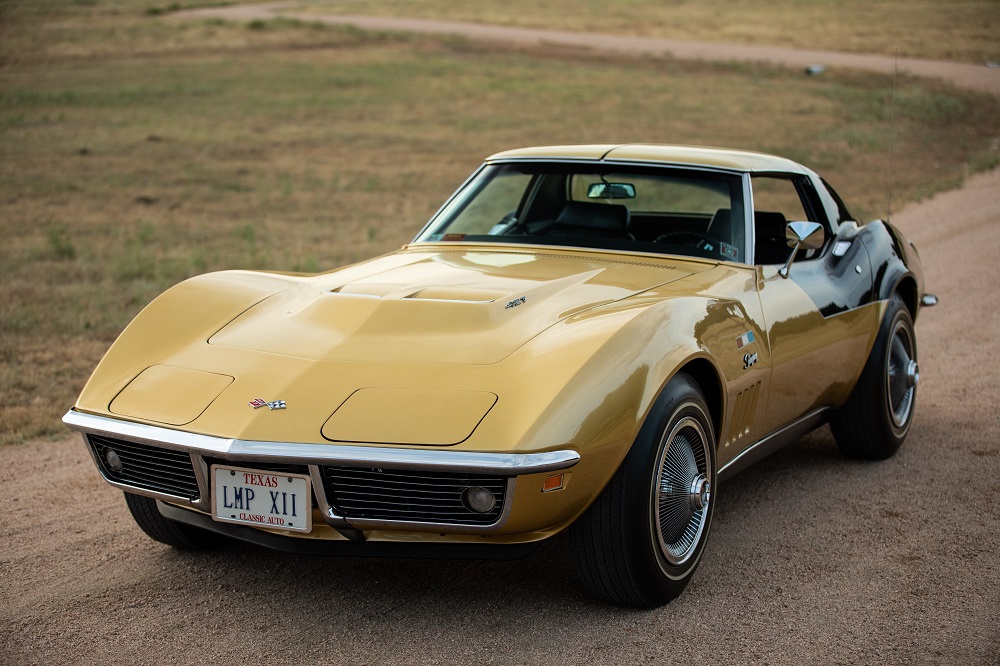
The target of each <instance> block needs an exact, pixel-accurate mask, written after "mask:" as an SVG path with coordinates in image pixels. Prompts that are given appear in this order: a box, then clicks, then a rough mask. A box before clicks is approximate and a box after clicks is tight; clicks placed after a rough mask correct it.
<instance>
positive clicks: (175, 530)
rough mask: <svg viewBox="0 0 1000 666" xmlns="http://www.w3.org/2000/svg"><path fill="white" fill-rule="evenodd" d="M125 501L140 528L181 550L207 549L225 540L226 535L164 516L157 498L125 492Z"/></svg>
mask: <svg viewBox="0 0 1000 666" xmlns="http://www.w3.org/2000/svg"><path fill="white" fill-rule="evenodd" d="M125 503H126V504H127V505H128V510H129V513H131V514H132V518H133V519H135V522H136V524H137V525H138V526H139V528H140V529H141V530H142V531H143V532H145V533H146V535H147V536H148V537H149V538H150V539H153V540H154V541H159V542H160V543H165V544H167V545H168V546H173V547H174V548H179V549H181V550H207V549H209V548H215V547H216V546H218V545H220V544H221V543H222V542H223V540H224V537H221V536H219V535H217V534H213V533H212V532H206V531H205V530H200V529H198V528H197V527H191V526H190V525H184V524H183V523H178V522H176V521H173V520H170V519H169V518H164V517H163V515H162V514H161V513H160V510H159V509H157V508H156V500H154V499H152V498H150V497H144V496H143V495H135V494H133V493H125Z"/></svg>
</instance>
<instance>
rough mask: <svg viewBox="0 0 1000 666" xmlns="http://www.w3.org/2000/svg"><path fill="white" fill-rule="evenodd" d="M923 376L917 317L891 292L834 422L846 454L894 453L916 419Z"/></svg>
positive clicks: (879, 457) (872, 457)
mask: <svg viewBox="0 0 1000 666" xmlns="http://www.w3.org/2000/svg"><path fill="white" fill-rule="evenodd" d="M919 379H920V374H919V372H918V366H917V337H916V335H915V334H914V332H913V318H912V317H911V316H910V311H909V309H908V308H907V307H906V304H905V303H904V302H903V299H902V297H901V296H900V295H899V294H893V296H892V298H891V299H890V300H889V306H888V307H887V309H886V311H885V316H884V317H883V319H882V325H881V326H880V327H879V332H878V338H876V340H875V346H874V347H873V348H872V351H871V354H870V355H869V357H868V361H867V362H866V363H865V368H864V370H863V371H862V372H861V377H860V378H859V379H858V384H857V386H855V387H854V391H853V392H852V393H851V396H850V398H848V399H847V403H846V404H845V405H844V406H843V407H841V408H840V409H839V410H838V411H837V413H836V414H835V415H834V417H833V418H832V419H831V421H830V428H831V430H833V436H834V438H835V439H836V440H837V445H838V446H839V447H840V450H841V451H842V452H843V453H844V455H847V456H850V457H851V458H866V459H869V460H884V459H886V458H889V457H891V456H892V455H893V454H894V453H896V451H897V450H898V449H899V447H900V445H902V443H903V440H905V439H906V434H907V433H908V432H909V431H910V424H911V423H912V422H913V413H914V411H915V408H916V397H917V381H918V380H919Z"/></svg>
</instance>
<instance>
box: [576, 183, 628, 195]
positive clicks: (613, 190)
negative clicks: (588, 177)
mask: <svg viewBox="0 0 1000 666" xmlns="http://www.w3.org/2000/svg"><path fill="white" fill-rule="evenodd" d="M587 198H588V199H635V185H633V184H632V183H606V182H602V183H593V184H592V185H591V186H590V187H588V188H587Z"/></svg>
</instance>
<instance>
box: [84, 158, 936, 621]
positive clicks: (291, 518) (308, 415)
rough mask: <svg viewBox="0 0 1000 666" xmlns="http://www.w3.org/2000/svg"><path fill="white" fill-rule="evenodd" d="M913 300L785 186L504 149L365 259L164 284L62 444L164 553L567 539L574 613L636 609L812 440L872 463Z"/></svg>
mask: <svg viewBox="0 0 1000 666" xmlns="http://www.w3.org/2000/svg"><path fill="white" fill-rule="evenodd" d="M935 300H936V299H935V298H934V297H933V296H932V295H930V294H926V293H925V291H924V284H923V275H922V270H921V264H920V260H919V258H918V256H917V252H916V249H915V248H914V246H913V244H912V243H910V242H908V241H907V240H906V239H904V238H903V236H902V235H901V234H900V233H899V231H897V230H896V229H894V228H893V227H892V226H890V225H889V224H887V223H885V222H882V221H875V222H869V223H867V224H859V223H858V222H856V221H855V220H854V218H853V217H852V215H851V213H850V212H849V211H848V209H847V207H846V206H845V205H844V203H843V201H841V199H840V197H838V196H837V194H836V193H835V192H834V191H833V189H832V188H830V186H829V185H827V184H826V183H825V182H824V181H823V180H822V179H821V178H820V177H819V176H818V175H817V174H815V173H814V172H812V171H811V170H809V169H807V168H805V167H803V166H801V165H799V164H796V163H794V162H791V161H789V160H787V159H783V158H780V157H773V156H769V155H762V154H758V153H750V152H741V151H733V150H718V149H706V148H687V147H676V146H654V145H592V146H563V147H547V148H528V149H523V150H514V151H509V152H504V153H500V154H497V155H494V156H493V157H491V158H489V159H488V160H487V161H486V163H485V164H484V165H483V166H482V167H481V168H480V169H479V170H478V171H476V172H475V173H474V174H473V175H472V177H471V178H469V180H468V181H466V183H465V184H464V185H462V187H461V188H460V189H459V190H458V191H457V192H456V194H455V195H454V196H452V198H451V199H449V200H448V202H447V203H446V204H445V205H444V206H443V207H442V208H441V210H440V211H439V212H438V213H437V214H436V215H435V216H434V217H433V218H432V219H431V221H430V222H429V223H428V224H427V226H425V227H424V229H423V230H422V231H421V232H420V233H419V234H418V235H417V237H416V238H415V239H414V240H413V242H412V243H410V244H408V245H406V246H404V247H403V248H401V249H400V250H398V251H396V252H393V253H391V254H388V255H385V256H382V257H377V258H375V259H371V260H369V261H365V262H362V263H359V264H356V265H353V266H348V267H346V268H341V269H338V270H334V271H330V272H327V273H321V274H318V275H299V274H285V273H270V272H249V271H225V272H219V273H211V274H208V275H202V276H199V277H195V278H192V279H190V280H187V281H185V282H182V283H181V284H179V285H177V286H175V287H173V288H172V289H170V290H168V291H167V292H166V293H164V294H163V295H161V296H160V297H158V298H157V299H156V300H154V301H153V302H152V303H151V304H150V305H149V306H148V307H146V309H145V310H143V311H142V312H141V313H140V314H139V315H138V316H137V317H136V318H135V320H134V321H133V322H132V323H131V324H130V325H129V326H128V328H126V329H125V331H124V332H123V333H122V334H121V336H120V337H119V338H118V340H117V341H116V342H115V343H114V346H112V348H111V349H110V351H108V353H107V355H106V356H105V357H104V359H103V360H102V361H101V363H100V365H99V366H98V367H97V369H96V370H95V371H94V374H93V375H92V377H91V378H90V381H89V382H88V383H87V385H86V387H85V388H84V390H83V393H82V394H81V395H80V398H79V400H78V401H77V403H76V405H75V406H74V407H73V408H72V409H71V410H70V411H69V412H68V413H67V414H66V416H65V417H64V421H65V422H66V424H67V425H68V426H69V427H70V428H73V429H74V430H77V431H79V432H81V433H83V436H84V440H85V442H86V445H87V447H88V448H89V450H90V453H91V454H92V456H93V459H94V462H95V463H96V465H97V468H98V469H99V470H100V473H101V474H102V475H103V476H104V479H105V480H106V481H107V482H108V483H110V484H112V485H113V486H115V487H117V488H120V489H122V490H123V491H125V499H126V501H127V504H128V508H129V510H130V511H131V513H132V515H133V516H134V518H135V520H136V522H137V523H138V525H139V527H141V528H142V529H143V530H144V531H145V532H146V533H147V534H148V535H149V536H150V537H152V538H153V539H156V540H157V541H161V542H164V543H166V544H170V545H171V546H175V547H178V548H203V547H207V546H209V545H212V544H213V543H215V542H217V541H218V540H219V539H220V538H229V539H237V540H243V541H248V542H252V543H256V544H261V545H264V546H269V547H272V548H277V549H281V550H286V551H291V552H300V553H328V554H343V555H351V556H355V555H374V556H388V557H392V556H402V555H407V556H409V555H419V556H429V557H435V556H437V557H468V558H478V557H518V556H521V555H524V554H526V553H528V552H530V551H531V550H532V549H533V548H534V547H536V546H537V545H538V544H539V543H541V542H542V541H544V540H545V539H547V538H549V537H552V536H553V535H555V534H557V533H559V532H561V531H563V530H569V531H570V532H571V535H572V543H573V548H574V551H575V556H576V560H577V563H578V565H579V571H580V575H581V577H582V580H583V581H584V583H585V585H586V586H587V588H588V589H589V590H590V591H591V592H592V593H593V594H595V595H597V596H598V597H600V598H602V599H605V600H608V601H611V602H613V603H618V604H623V605H630V606H640V607H652V606H657V605H660V604H663V603H666V602H667V601H669V600H670V599H673V598H674V597H676V596H677V595H678V594H680V592H681V591H682V590H683V588H684V587H685V585H686V584H687V583H688V581H689V580H690V578H691V576H692V575H693V573H694V571H695V569H696V567H697V566H698V562H699V560H700V558H701V555H702V552H703V550H704V547H705V543H706V541H707V539H708V534H709V528H710V527H711V523H712V510H713V507H714V505H715V501H716V498H717V496H718V492H720V482H721V481H724V480H725V479H726V478H727V477H729V476H731V475H732V474H735V473H736V472H738V471H739V470H741V469H743V468H745V467H746V466H748V465H750V464H752V463H753V462H755V461H757V460H759V459H760V458H762V457H763V456H765V455H767V454H768V453H770V452H772V451H774V450H775V449H776V448H778V447H781V446H783V445H785V444H788V443H790V442H793V441H795V440H796V439H797V438H799V437H801V436H802V435H803V434H804V433H806V432H808V431H810V430H812V429H814V428H816V427H818V426H820V425H822V424H824V423H829V424H830V425H831V427H832V429H833V433H834V435H835V437H836V440H837V443H838V444H839V446H840V448H841V449H842V450H843V452H844V453H845V454H846V455H848V456H852V457H859V458H875V459H878V458H886V457H888V456H891V455H892V454H893V453H894V452H895V451H896V449H897V448H898V447H899V446H900V444H902V442H903V440H904V439H905V438H906V434H907V431H908V430H909V428H910V424H911V423H912V421H913V414H914V398H915V393H916V387H917V381H918V379H919V374H918V370H917V341H916V337H915V335H914V329H913V322H914V320H915V319H916V318H917V315H918V313H919V311H920V308H921V307H922V306H926V305H932V304H933V303H934V302H935ZM721 491H722V492H725V487H724V486H722V487H721ZM220 535H221V537H220Z"/></svg>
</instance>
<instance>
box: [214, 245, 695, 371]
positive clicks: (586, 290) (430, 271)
mask: <svg viewBox="0 0 1000 666" xmlns="http://www.w3.org/2000/svg"><path fill="white" fill-rule="evenodd" d="M710 267H711V264H705V263H699V262H689V261H682V260H670V259H665V258H664V259H660V258H654V257H651V258H649V259H648V260H646V259H644V258H636V257H634V256H627V257H625V256H622V257H619V256H615V255H606V254H594V253H586V252H556V251H541V250H530V251H529V250H519V249H517V250H496V249H452V248H448V249H427V248H417V249H414V248H409V249H404V250H401V251H400V252H397V253H394V254H391V255H387V256H385V257H381V258H379V259H375V260H373V261H370V262H365V263H363V264H359V265H356V266H352V267H349V268H346V269H343V270H340V271H336V272H333V273H328V274H324V275H320V276H316V277H314V278H310V279H308V280H305V281H303V282H302V283H300V284H299V285H296V286H294V287H291V288H289V289H286V290H284V291H281V292H279V293H277V294H274V295H272V296H270V297H268V298H266V299H264V300H263V301H261V302H260V303H258V304H256V305H255V306H253V307H251V308H250V309H249V310H247V311H246V312H244V313H242V314H241V315H240V316H238V317H237V318H236V319H234V320H233V321H231V322H230V323H228V324H227V325H226V326H225V327H223V328H222V329H221V330H219V331H218V332H217V333H216V334H215V335H213V336H212V337H211V339H210V340H209V342H210V344H212V345H222V346H227V347H235V348H240V349H250V350H256V351H261V352H268V353H274V354H282V355H286V356H293V357H298V358H305V359H311V360H319V361H339V362H383V363H385V362H389V363H392V362H406V363H461V364H474V365H475V364H492V363H497V362H499V361H502V360H503V359H504V358H506V357H507V356H508V355H510V354H511V353H513V352H514V351H515V350H516V349H518V348H519V347H521V346H522V345H524V344H525V343H526V342H528V341H529V340H530V339H532V338H533V337H535V336H536V335H538V334H539V333H541V332H542V331H544V330H545V329H546V328H548V327H550V326H552V325H553V324H555V323H556V322H558V321H560V320H562V319H565V318H566V317H569V316H571V315H574V314H578V313H581V312H583V311H586V310H588V309H591V308H595V307H598V306H601V305H605V304H607V303H611V302H614V301H619V300H621V299H624V298H628V297H630V296H633V295H635V294H638V293H641V292H643V291H646V290H649V289H652V288H654V287H657V286H660V285H663V284H666V283H668V282H673V281H675V280H678V279H681V278H683V277H686V276H688V275H691V274H692V273H695V272H700V271H703V270H706V269H708V268H710Z"/></svg>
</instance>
